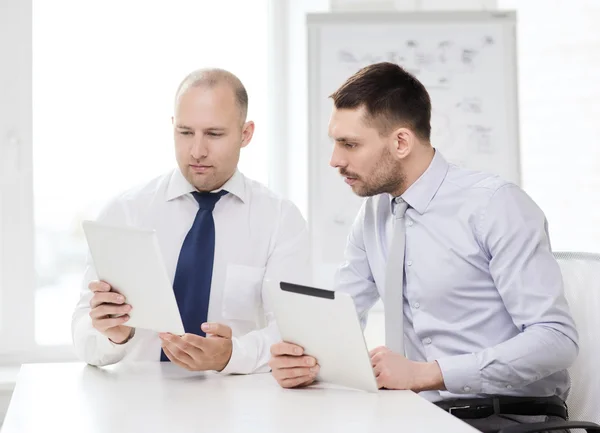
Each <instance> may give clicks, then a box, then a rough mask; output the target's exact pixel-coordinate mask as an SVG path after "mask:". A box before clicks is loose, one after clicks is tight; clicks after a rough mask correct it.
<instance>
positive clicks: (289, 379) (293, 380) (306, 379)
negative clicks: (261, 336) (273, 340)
mask: <svg viewBox="0 0 600 433" xmlns="http://www.w3.org/2000/svg"><path fill="white" fill-rule="evenodd" d="M303 353H304V349H303V348H302V347H300V346H296V345H295V344H291V343H285V342H281V343H277V344H274V345H273V346H271V355H272V356H271V360H270V361H269V367H271V370H272V374H273V377H274V378H275V380H277V383H279V385H281V386H282V387H283V388H295V387H300V386H308V385H310V384H311V383H313V382H314V381H315V378H316V377H317V374H318V373H319V368H320V367H319V364H317V360H316V359H315V358H313V357H312V356H306V355H304V356H303V355H302V354H303Z"/></svg>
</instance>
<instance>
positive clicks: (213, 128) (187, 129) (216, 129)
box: [176, 124, 227, 132]
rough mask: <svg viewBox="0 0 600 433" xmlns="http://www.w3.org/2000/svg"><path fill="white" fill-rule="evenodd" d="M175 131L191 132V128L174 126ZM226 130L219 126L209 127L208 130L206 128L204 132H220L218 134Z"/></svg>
mask: <svg viewBox="0 0 600 433" xmlns="http://www.w3.org/2000/svg"><path fill="white" fill-rule="evenodd" d="M176 128H177V129H185V130H186V131H193V128H190V127H189V126H185V125H179V124H178V125H176ZM226 130H227V128H223V127H221V126H211V127H209V128H206V129H205V130H204V131H220V132H224V131H226Z"/></svg>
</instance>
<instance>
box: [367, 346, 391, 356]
mask: <svg viewBox="0 0 600 433" xmlns="http://www.w3.org/2000/svg"><path fill="white" fill-rule="evenodd" d="M389 351H390V349H388V348H387V347H385V346H379V347H376V348H375V349H373V350H371V351H370V352H369V356H371V357H373V355H375V354H377V353H386V352H389Z"/></svg>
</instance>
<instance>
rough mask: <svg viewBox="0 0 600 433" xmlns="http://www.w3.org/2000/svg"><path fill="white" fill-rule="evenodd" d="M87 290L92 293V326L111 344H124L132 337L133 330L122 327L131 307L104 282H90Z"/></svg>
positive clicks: (127, 318)
mask: <svg viewBox="0 0 600 433" xmlns="http://www.w3.org/2000/svg"><path fill="white" fill-rule="evenodd" d="M88 288H89V289H90V290H91V291H92V292H93V293H94V296H92V299H91V301H90V308H91V310H90V317H91V318H92V326H93V327H94V328H96V329H97V330H98V331H100V332H101V333H102V334H103V335H105V336H107V337H108V338H109V339H110V340H111V341H112V342H113V343H116V344H123V343H125V342H126V341H127V340H129V339H130V338H131V337H132V336H133V328H131V327H129V326H125V325H123V324H124V323H125V322H127V321H128V320H129V315H128V314H127V313H129V312H130V311H131V305H129V304H126V303H125V297H124V296H123V295H121V294H119V293H116V292H113V291H111V289H112V288H111V287H110V285H109V284H107V283H105V282H104V281H92V282H91V283H90V284H89V286H88ZM116 316H119V317H116Z"/></svg>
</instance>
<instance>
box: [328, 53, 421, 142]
mask: <svg viewBox="0 0 600 433" xmlns="http://www.w3.org/2000/svg"><path fill="white" fill-rule="evenodd" d="M330 98H332V99H333V102H334V104H335V107H336V108H338V109H354V108H360V107H362V106H364V107H365V109H366V112H367V119H366V121H367V122H369V123H373V124H374V125H375V127H376V128H378V129H379V132H380V134H382V135H385V134H389V133H390V132H391V131H392V130H393V129H394V128H398V127H400V126H405V127H407V128H409V129H411V130H412V131H413V132H414V133H415V134H416V135H417V136H418V137H419V138H421V139H423V140H426V141H429V139H430V136H431V100H430V98H429V93H427V90H426V89H425V86H423V84H422V83H421V82H420V81H419V80H417V79H416V78H415V77H414V76H413V75H411V74H410V73H408V72H407V71H405V70H404V69H403V68H401V67H400V66H398V65H396V64H394V63H389V62H381V63H374V64H372V65H369V66H366V67H364V68H362V69H361V70H360V71H358V72H357V73H356V74H354V75H353V76H351V77H350V78H348V80H346V82H345V83H344V84H342V86H341V87H340V88H339V89H337V90H336V91H335V92H334V93H333V94H332V95H331V96H330Z"/></svg>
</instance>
